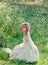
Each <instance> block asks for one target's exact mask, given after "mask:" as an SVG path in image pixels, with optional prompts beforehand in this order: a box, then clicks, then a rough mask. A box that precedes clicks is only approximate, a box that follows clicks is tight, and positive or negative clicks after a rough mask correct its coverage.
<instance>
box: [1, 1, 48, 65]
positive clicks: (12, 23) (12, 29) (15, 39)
mask: <svg viewBox="0 0 48 65" xmlns="http://www.w3.org/2000/svg"><path fill="white" fill-rule="evenodd" d="M25 21H26V22H29V23H30V25H31V30H30V35H31V38H32V40H33V41H34V43H35V44H36V45H37V46H38V48H39V52H40V59H39V62H38V63H37V65H47V64H48V62H47V60H48V0H0V64H1V65H2V64H4V65H5V64H6V65H8V64H10V65H12V64H13V65H15V63H16V62H18V61H16V62H15V63H14V62H10V61H6V59H7V55H6V53H4V51H3V48H6V47H9V48H11V49H13V47H14V46H15V45H17V44H20V43H21V42H22V39H23V32H22V29H21V26H20V24H21V23H22V22H25ZM3 54H4V55H3ZM5 55H6V56H5ZM3 59H5V61H4V60H3ZM16 65H18V63H16ZM19 65H20V63H19ZM21 65H23V62H22V63H21Z"/></svg>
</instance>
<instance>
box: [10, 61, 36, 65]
mask: <svg viewBox="0 0 48 65" xmlns="http://www.w3.org/2000/svg"><path fill="white" fill-rule="evenodd" d="M10 62H12V63H15V64H16V65H36V64H37V62H33V63H26V62H24V61H18V60H10Z"/></svg>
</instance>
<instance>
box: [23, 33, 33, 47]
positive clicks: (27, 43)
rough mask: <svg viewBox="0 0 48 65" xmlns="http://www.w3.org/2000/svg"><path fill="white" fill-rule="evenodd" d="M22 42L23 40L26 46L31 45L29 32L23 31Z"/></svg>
mask: <svg viewBox="0 0 48 65" xmlns="http://www.w3.org/2000/svg"><path fill="white" fill-rule="evenodd" d="M23 42H24V45H27V46H31V45H33V44H32V40H31V37H30V33H29V32H28V33H27V34H25V33H24V37H23Z"/></svg>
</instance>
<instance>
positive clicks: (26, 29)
mask: <svg viewBox="0 0 48 65" xmlns="http://www.w3.org/2000/svg"><path fill="white" fill-rule="evenodd" d="M22 30H23V33H24V36H23V43H21V44H19V45H16V46H15V47H14V49H13V50H10V49H9V48H6V49H5V51H6V52H7V53H9V59H13V58H16V59H17V60H22V61H25V62H27V63H29V62H31V63H32V62H36V61H38V58H39V51H38V48H37V47H36V45H35V44H34V42H33V41H32V39H31V37H30V24H29V23H28V22H24V23H22Z"/></svg>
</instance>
